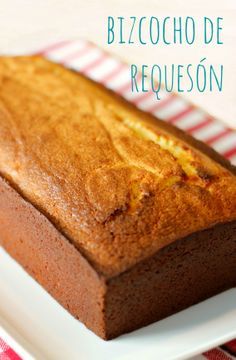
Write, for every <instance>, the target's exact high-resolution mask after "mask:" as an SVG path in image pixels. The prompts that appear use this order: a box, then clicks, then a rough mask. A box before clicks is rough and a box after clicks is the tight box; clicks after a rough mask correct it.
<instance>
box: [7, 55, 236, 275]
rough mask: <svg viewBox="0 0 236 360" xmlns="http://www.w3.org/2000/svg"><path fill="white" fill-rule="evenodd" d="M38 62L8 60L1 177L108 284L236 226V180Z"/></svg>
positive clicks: (151, 123) (74, 78)
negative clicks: (170, 249) (190, 239)
mask: <svg viewBox="0 0 236 360" xmlns="http://www.w3.org/2000/svg"><path fill="white" fill-rule="evenodd" d="M158 124H159V123H158V122H156V123H155V120H154V119H151V117H150V116H149V115H147V114H145V113H143V112H141V111H139V110H137V109H135V108H133V107H132V106H129V105H128V104H126V102H125V101H122V100H121V99H119V98H118V97H116V96H114V95H113V94H112V93H109V92H108V91H107V90H105V89H103V88H102V87H101V86H99V85H97V84H95V83H93V82H91V81H90V80H88V79H86V78H84V77H83V76H81V75H78V74H76V73H73V72H71V71H69V70H66V69H64V68H63V67H61V66H59V65H56V64H53V63H50V62H49V61H46V60H44V59H43V58H40V57H37V56H35V57H12V58H10V57H2V58H1V59H0V174H1V175H2V176H3V177H5V178H6V179H7V180H8V181H9V182H10V183H11V184H12V185H13V186H15V187H16V188H17V190H18V191H19V192H20V193H21V194H22V195H23V196H24V198H25V199H26V200H28V201H29V202H31V203H32V204H33V205H34V206H36V207H37V208H38V209H39V210H40V211H42V212H43V213H44V214H45V215H46V216H47V217H48V218H49V219H50V221H51V222H52V223H53V224H54V225H55V226H56V227H57V228H58V229H59V230H60V231H61V232H62V233H63V234H64V235H66V236H67V238H68V239H69V240H70V241H71V242H73V244H74V245H75V246H76V247H78V249H79V250H80V251H81V252H82V253H83V254H84V256H85V257H86V258H87V259H88V260H89V261H90V262H91V263H92V264H93V266H94V267H95V268H96V269H97V270H98V271H99V272H101V273H102V274H104V275H105V276H108V277H110V276H115V275H116V274H119V273H120V272H122V271H125V270H127V269H128V268H130V267H132V266H133V265H134V264H136V263H137V262H139V261H141V260H143V259H145V258H147V257H148V256H151V255H152V254H154V253H155V252H156V251H158V250H159V249H161V248H163V247H164V246H166V245H168V244H170V243H172V242H174V241H175V240H177V239H179V238H182V237H184V236H187V235H189V234H191V233H194V232H196V231H200V230H202V229H205V228H209V227H211V226H213V225H215V224H217V223H223V222H228V221H232V220H235V219H236V177H235V176H234V175H233V173H232V172H231V171H230V170H229V169H227V168H226V167H224V166H223V165H221V164H220V163H218V162H217V161H214V160H213V159H212V158H211V157H209V156H207V155H206V154H205V153H204V152H201V151H200V150H199V149H197V148H196V147H194V146H193V145H192V144H191V142H190V143H189V142H188V141H185V140H183V138H182V137H181V135H179V136H177V135H174V133H171V132H169V131H167V130H166V129H165V128H163V127H162V126H159V125H158Z"/></svg>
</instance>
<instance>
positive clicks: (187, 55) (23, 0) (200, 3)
mask: <svg viewBox="0 0 236 360" xmlns="http://www.w3.org/2000/svg"><path fill="white" fill-rule="evenodd" d="M109 15H111V16H116V17H117V16H126V17H129V16H133V15H135V16H157V17H161V16H193V17H194V18H195V19H200V20H201V19H202V17H203V16H208V17H211V18H212V17H217V16H220V17H223V19H224V20H223V33H222V34H223V40H224V45H221V46H216V45H214V44H213V45H208V46H203V45H201V44H199V43H196V44H195V45H194V46H183V45H182V46H176V45H175V46H166V45H158V46H157V47H153V46H145V47H142V46H140V45H137V46H136V45H133V46H132V47H131V46H130V45H122V46H121V45H110V46H108V45H107V44H106V41H107V32H106V29H107V28H106V24H107V16H109ZM235 19H236V1H235V0H188V1H184V0H165V1H159V0H100V1H99V0H96V1H92V0H0V53H1V54H7V53H16V54H18V53H22V52H24V51H25V50H28V49H32V48H35V49H37V48H38V47H41V46H44V45H45V44H48V43H50V42H54V41H57V40H61V39H68V38H76V37H84V38H87V39H89V40H92V41H94V42H95V43H97V44H99V45H100V46H102V47H103V48H106V49H107V50H109V51H110V52H113V53H115V54H117V55H118V56H119V57H121V58H123V59H124V60H126V61H128V62H130V63H137V64H139V65H141V64H150V65H151V64H153V63H158V64H160V65H163V64H167V65H168V64H172V63H173V62H174V63H176V64H189V63H193V64H198V63H199V61H200V59H202V58H203V57H207V59H208V63H209V64H210V63H212V64H215V65H217V64H224V88H223V92H222V93H218V92H214V93H198V92H195V93H194V92H191V93H188V94H187V95H186V96H188V97H189V98H190V100H191V101H192V102H194V103H195V104H198V105H199V106H201V107H203V108H205V109H206V110H207V111H208V112H209V113H210V114H212V115H214V116H216V117H217V118H219V119H220V120H222V121H225V122H226V123H228V124H230V125H231V126H233V127H235V128H236V106H235V104H236V91H235V82H236V65H235V62H236V56H235V53H236V51H235V46H236V33H235ZM200 20H199V21H200Z"/></svg>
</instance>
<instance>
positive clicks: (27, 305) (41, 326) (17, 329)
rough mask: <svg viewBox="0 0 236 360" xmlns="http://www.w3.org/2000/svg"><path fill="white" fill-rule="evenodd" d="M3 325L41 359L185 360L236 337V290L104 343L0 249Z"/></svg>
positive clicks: (0, 306) (0, 288) (0, 290)
mask: <svg viewBox="0 0 236 360" xmlns="http://www.w3.org/2000/svg"><path fill="white" fill-rule="evenodd" d="M0 322H2V325H3V326H4V327H5V328H6V330H7V331H8V332H9V333H10V334H11V335H13V337H14V338H15V339H16V340H17V341H18V342H19V343H20V344H21V345H22V346H23V347H24V348H25V349H26V350H27V351H28V352H29V353H31V354H32V355H33V356H35V357H36V358H37V359H50V360H54V359H55V360H60V359H62V360H64V359H70V360H78V359H80V360H95V359H96V360H111V359H112V360H121V359H122V360H143V359H145V360H154V359H155V360H157V359H161V360H170V359H186V358H188V357H190V356H194V355H195V354H198V353H201V352H203V351H205V350H207V349H209V348H212V347H215V346H217V345H219V344H222V343H224V342H226V341H228V340H231V339H233V338H234V337H236V289H232V290H230V291H227V292H224V293H222V294H220V295H218V296H215V297H214V298H211V299H209V300H207V301H205V302H203V303H201V304H199V305H196V306H192V307H191V308H189V309H187V310H185V311H182V312H180V313H178V314H176V315H174V316H171V317H169V318H167V319H165V320H162V321H159V322H157V323H155V324H153V325H149V326H147V327H145V328H143V329H140V330H138V331H134V332H133V333H130V334H127V335H123V336H121V337H119V338H117V339H115V340H112V341H108V342H105V341H103V340H101V339H99V338H98V337H97V336H95V335H94V334H93V333H92V332H91V331H89V330H87V329H86V328H85V327H84V326H83V325H82V324H81V323H80V322H79V321H77V320H75V319H74V318H73V317H72V316H70V315H69V313H67V312H66V311H65V310H64V309H63V308H62V307H61V306H60V305H58V304H57V302H56V301H55V300H54V299H53V298H52V297H51V296H50V295H48V294H47V293H46V291H44V290H43V288H42V287H40V286H39V285H38V284H37V283H36V282H35V281H34V280H33V279H32V278H31V277H30V276H28V275H27V274H26V272H25V271H24V270H23V269H22V268H21V267H20V266H19V265H18V264H17V263H16V262H15V261H14V260H12V259H11V258H10V257H9V256H8V255H7V254H6V252H5V251H4V250H3V249H2V248H0Z"/></svg>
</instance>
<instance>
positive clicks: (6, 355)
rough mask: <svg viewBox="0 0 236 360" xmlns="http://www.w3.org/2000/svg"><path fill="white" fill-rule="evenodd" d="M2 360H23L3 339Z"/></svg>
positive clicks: (0, 340)
mask: <svg viewBox="0 0 236 360" xmlns="http://www.w3.org/2000/svg"><path fill="white" fill-rule="evenodd" d="M0 360H23V359H22V358H21V357H20V356H19V355H18V354H17V353H16V352H15V351H14V350H13V349H12V347H11V346H10V344H7V343H6V342H5V341H4V340H3V339H1V338H0Z"/></svg>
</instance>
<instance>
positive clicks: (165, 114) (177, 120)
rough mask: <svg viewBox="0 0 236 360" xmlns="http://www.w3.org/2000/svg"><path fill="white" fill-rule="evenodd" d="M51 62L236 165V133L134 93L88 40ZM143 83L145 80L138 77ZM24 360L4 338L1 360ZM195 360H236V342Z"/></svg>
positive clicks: (180, 102)
mask: <svg viewBox="0 0 236 360" xmlns="http://www.w3.org/2000/svg"><path fill="white" fill-rule="evenodd" d="M37 53H38V54H41V55H43V56H45V57H47V58H48V59H50V60H52V61H55V62H58V63H60V64H63V65H64V66H66V67H69V68H71V69H73V70H76V71H79V72H81V73H83V74H84V75H86V76H87V77H89V78H92V79H93V80H95V81H97V82H99V83H101V84H103V85H104V86H106V87H107V88H110V89H112V90H113V91H115V92H116V93H118V94H120V95H122V96H123V97H124V98H126V99H127V100H128V101H130V102H132V103H133V104H135V105H136V106H137V107H139V108H140V109H143V110H145V111H147V112H150V113H152V114H153V115H155V116H157V117H158V118H160V119H162V120H164V121H167V122H170V123H172V124H174V125H176V126H178V127H179V128H181V129H183V130H185V131H186V132H188V133H190V134H191V135H192V136H194V137H196V138H197V139H199V140H202V141H204V142H205V143H207V144H208V145H210V146H212V147H213V148H214V149H215V150H217V151H218V152H219V153H221V154H222V155H223V156H225V157H226V158H227V159H229V160H230V161H231V162H232V163H234V164H236V131H235V130H232V129H230V128H228V127H226V126H225V125H223V124H222V123H220V122H219V121H217V120H216V119H214V118H212V117H211V116H210V115H208V114H207V113H206V112H204V111H203V110H201V109H198V108H197V107H195V106H193V105H192V104H190V103H189V102H188V101H186V100H185V99H183V98H182V97H180V96H179V95H178V94H174V93H168V92H166V91H164V90H163V89H161V91H160V93H159V95H160V98H161V100H157V99H156V95H155V94H154V93H153V92H151V91H149V92H145V93H135V92H132V91H131V82H130V68H129V65H128V64H125V63H123V62H122V61H120V60H119V59H117V58H115V57H113V56H112V55H111V54H109V53H107V52H106V51H104V50H102V49H100V48H99V47H97V46H96V45H94V44H92V43H91V42H89V41H85V40H73V41H62V42H60V43H57V44H53V45H50V46H48V47H45V48H44V49H42V50H41V51H39V52H37ZM138 82H139V84H140V82H141V76H139V77H138ZM19 359H22V358H21V357H20V356H19V355H17V354H16V352H15V351H14V350H13V349H12V348H11V346H10V344H9V345H8V344H6V342H4V341H3V340H2V339H1V338H0V360H19ZM194 359H195V360H201V359H208V360H232V359H236V340H233V341H231V342H228V343H227V344H225V345H223V346H220V347H218V348H215V349H213V350H209V351H207V352H205V353H203V354H202V355H199V356H198V357H195V358H194Z"/></svg>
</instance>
